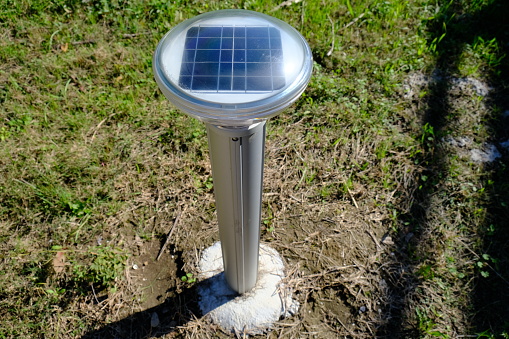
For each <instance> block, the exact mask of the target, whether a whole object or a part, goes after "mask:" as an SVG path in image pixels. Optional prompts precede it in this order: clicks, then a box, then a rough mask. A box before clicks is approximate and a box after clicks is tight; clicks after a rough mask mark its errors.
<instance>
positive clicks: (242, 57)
mask: <svg viewBox="0 0 509 339" xmlns="http://www.w3.org/2000/svg"><path fill="white" fill-rule="evenodd" d="M233 61H235V62H246V50H245V49H236V50H234V51H233Z"/></svg>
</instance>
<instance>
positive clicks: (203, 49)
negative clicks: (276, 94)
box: [179, 26, 285, 93]
mask: <svg viewBox="0 0 509 339" xmlns="http://www.w3.org/2000/svg"><path fill="white" fill-rule="evenodd" d="M179 85H180V86H181V87H182V88H184V89H188V90H191V91H213V92H214V91H215V92H218V91H219V92H231V91H241V92H247V93H249V92H270V91H274V90H278V89H281V88H283V87H284V86H285V77H284V68H283V50H282V42H281V34H280V32H279V30H278V29H277V28H275V27H269V26H265V27H262V26H247V27H238V26H236V27H233V26H201V27H192V28H190V29H189V30H188V31H187V35H186V40H185V43H184V52H183V54H182V64H181V69H180V76H179Z"/></svg>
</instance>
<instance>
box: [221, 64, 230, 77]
mask: <svg viewBox="0 0 509 339" xmlns="http://www.w3.org/2000/svg"><path fill="white" fill-rule="evenodd" d="M232 72H233V64H232V63H231V62H222V63H220V64H219V76H231V75H232Z"/></svg>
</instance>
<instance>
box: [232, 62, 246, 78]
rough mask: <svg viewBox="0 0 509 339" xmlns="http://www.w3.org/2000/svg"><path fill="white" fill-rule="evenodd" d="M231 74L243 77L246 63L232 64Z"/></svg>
mask: <svg viewBox="0 0 509 339" xmlns="http://www.w3.org/2000/svg"><path fill="white" fill-rule="evenodd" d="M233 76H236V77H244V76H246V64H245V63H240V62H236V63H234V64H233Z"/></svg>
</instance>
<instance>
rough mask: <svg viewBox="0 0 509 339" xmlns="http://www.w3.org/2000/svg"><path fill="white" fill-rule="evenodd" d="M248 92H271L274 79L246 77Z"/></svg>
mask: <svg viewBox="0 0 509 339" xmlns="http://www.w3.org/2000/svg"><path fill="white" fill-rule="evenodd" d="M246 90H247V91H271V90H272V78H271V77H258V76H257V77H246Z"/></svg>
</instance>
